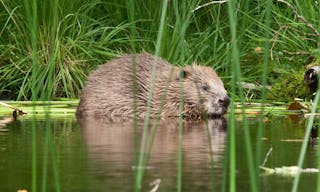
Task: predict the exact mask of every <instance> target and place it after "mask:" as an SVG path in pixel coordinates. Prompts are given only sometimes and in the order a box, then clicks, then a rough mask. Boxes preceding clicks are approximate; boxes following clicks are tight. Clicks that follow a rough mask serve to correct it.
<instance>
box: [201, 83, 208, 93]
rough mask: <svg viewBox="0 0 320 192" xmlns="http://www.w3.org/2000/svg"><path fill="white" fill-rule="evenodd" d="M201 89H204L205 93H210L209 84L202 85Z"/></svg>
mask: <svg viewBox="0 0 320 192" xmlns="http://www.w3.org/2000/svg"><path fill="white" fill-rule="evenodd" d="M201 88H202V90H204V91H208V90H209V85H208V84H206V83H205V84H202V85H201Z"/></svg>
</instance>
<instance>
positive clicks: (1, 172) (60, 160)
mask: <svg viewBox="0 0 320 192" xmlns="http://www.w3.org/2000/svg"><path fill="white" fill-rule="evenodd" d="M6 121H7V122H6ZM258 122H259V121H258V119H257V118H249V119H248V123H249V129H250V131H251V139H252V147H253V150H254V152H255V151H256V148H255V143H256V139H255V138H256V134H257V129H258ZM151 124H152V123H151ZM138 125H139V128H138V130H137V133H138V135H139V136H138V138H139V139H138V140H139V141H140V139H141V135H142V128H141V127H142V123H140V122H139V123H138ZM236 126H237V128H236V142H237V148H236V154H237V159H236V165H237V170H236V173H237V175H236V177H237V190H238V191H249V190H250V186H249V182H250V178H249V170H248V163H247V158H246V151H245V140H244V129H243V122H242V120H237V125H236ZM226 130H227V122H226V120H225V119H213V120H209V121H208V123H207V124H206V123H205V122H192V123H191V122H184V129H183V143H182V146H183V150H182V185H183V187H182V190H183V191H211V190H212V188H214V189H216V190H215V191H221V190H222V189H223V188H224V187H225V189H226V191H228V184H226V185H225V184H224V183H223V180H224V179H223V178H224V174H223V173H224V172H226V171H225V170H224V169H225V168H224V167H225V160H226V156H225V154H226V151H227V150H228V149H227V132H226ZM263 131H264V134H263V135H264V136H263V142H262V143H263V145H262V147H263V148H262V151H261V153H262V154H263V157H262V158H264V156H265V154H266V153H267V152H268V150H269V149H270V148H271V147H272V149H273V150H272V153H271V155H270V156H269V158H268V161H267V163H266V165H265V166H266V167H271V168H275V167H282V166H294V165H296V164H297V161H298V157H299V153H300V147H301V144H302V139H303V136H304V131H305V120H303V119H293V118H289V117H287V116H283V117H273V118H270V119H269V120H267V121H265V128H264V130H263ZM33 138H35V139H33ZM148 138H150V135H149V136H148ZM209 139H210V141H211V144H209V142H208V141H209ZM33 141H35V142H34V144H36V148H32V142H33ZM134 146H135V142H134V129H133V128H132V122H124V121H122V122H118V123H116V122H114V123H110V122H103V121H99V120H94V119H90V120H84V121H81V122H80V125H79V124H78V123H77V121H76V119H75V117H65V118H61V117H60V118H54V117H50V118H48V119H44V118H37V117H35V118H32V117H27V116H25V117H23V118H20V119H19V120H17V121H12V122H11V121H10V119H9V120H8V119H6V118H5V117H0V191H1V192H2V191H17V190H19V189H27V190H28V191H31V183H32V157H33V156H32V154H35V156H34V157H36V166H37V167H36V172H35V173H36V174H35V175H34V176H36V181H37V185H36V186H37V191H58V190H56V189H60V191H97V192H98V191H133V186H134V171H135V170H136V167H135V158H134V154H135V150H134ZM316 149H317V144H309V145H308V149H307V153H306V158H305V161H304V167H305V168H316V167H317V156H316V155H317V150H316ZM210 150H211V152H210ZM33 152H35V153H33ZM177 159H178V121H177V120H170V121H162V122H160V123H159V127H158V129H157V130H156V133H155V139H154V142H153V148H152V151H151V155H150V160H149V163H148V166H147V168H146V174H145V177H144V182H143V191H151V190H152V188H153V186H151V185H150V183H152V182H153V181H160V185H159V189H158V191H163V192H169V191H176V183H177V161H178V160H177ZM211 160H212V161H213V162H212V163H211ZM212 167H213V169H212ZM226 170H227V171H228V169H227V168H226ZM258 179H259V181H260V184H261V191H273V192H275V191H289V190H291V187H292V183H293V177H290V176H283V175H274V174H271V175H265V174H263V171H261V175H260V176H259V178H258ZM316 179H317V174H316V173H303V174H302V175H301V182H300V184H299V191H315V190H316Z"/></svg>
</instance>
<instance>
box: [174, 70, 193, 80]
mask: <svg viewBox="0 0 320 192" xmlns="http://www.w3.org/2000/svg"><path fill="white" fill-rule="evenodd" d="M190 75H191V72H190V71H189V70H188V69H186V68H182V69H179V71H178V74H176V80H183V79H186V78H188V77H190Z"/></svg>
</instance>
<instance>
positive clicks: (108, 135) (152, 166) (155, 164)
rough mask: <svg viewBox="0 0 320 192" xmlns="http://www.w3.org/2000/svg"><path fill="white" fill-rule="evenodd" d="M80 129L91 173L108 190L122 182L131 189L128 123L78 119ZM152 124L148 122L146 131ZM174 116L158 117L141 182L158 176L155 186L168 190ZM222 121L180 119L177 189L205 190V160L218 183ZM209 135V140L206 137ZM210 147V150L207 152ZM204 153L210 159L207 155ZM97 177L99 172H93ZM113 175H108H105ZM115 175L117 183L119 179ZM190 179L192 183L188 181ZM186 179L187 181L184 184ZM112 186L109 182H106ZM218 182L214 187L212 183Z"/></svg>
mask: <svg viewBox="0 0 320 192" xmlns="http://www.w3.org/2000/svg"><path fill="white" fill-rule="evenodd" d="M78 122H79V124H80V127H81V132H82V134H83V137H84V140H85V142H86V144H87V147H88V156H89V158H90V160H91V161H92V162H94V163H93V164H92V167H91V168H92V169H93V171H97V170H99V172H101V173H102V174H101V175H100V176H102V175H103V176H104V177H107V178H109V179H108V181H104V182H101V183H100V184H102V183H104V184H102V185H104V186H105V187H107V188H108V189H110V185H111V188H113V189H117V187H119V188H118V189H122V190H124V189H123V186H124V185H123V184H128V185H127V186H129V187H128V188H127V189H126V190H130V189H132V187H133V172H134V171H133V169H132V167H134V165H135V163H134V152H135V150H134V146H135V139H134V138H135V137H134V128H133V123H132V122H128V121H127V122H107V121H104V120H101V119H82V120H78ZM153 123H154V122H151V123H150V126H149V129H148V131H149V134H148V141H149V139H150V138H151V134H150V130H151V128H152V126H153ZM178 125H179V122H178V120H177V119H170V120H165V121H164V120H163V121H160V122H159V126H158V127H157V129H156V132H155V136H154V141H153V145H152V149H151V154H150V159H149V163H148V167H147V168H148V169H147V174H146V177H145V184H144V185H145V186H146V187H147V188H148V185H147V184H148V183H150V182H152V181H153V180H155V179H158V178H160V179H161V180H162V182H161V185H160V188H162V190H163V188H166V190H174V187H175V186H176V185H175V183H176V173H177V157H178V156H177V154H178V135H179V132H178V127H179V126H178ZM226 127H227V122H226V120H225V119H224V118H214V119H210V120H208V122H207V123H206V122H203V121H201V122H183V133H182V134H183V135H182V136H183V142H182V150H183V152H182V155H183V160H182V167H183V182H184V185H183V187H184V188H185V190H187V189H188V191H193V190H196V189H198V188H199V187H201V189H205V191H206V190H208V189H210V185H211V184H210V183H211V179H210V178H211V175H210V167H211V161H210V160H211V159H212V160H213V165H214V169H217V170H215V174H216V176H215V177H214V178H215V182H218V183H219V181H220V179H221V178H220V175H223V174H222V167H223V166H222V164H223V161H222V158H223V153H224V150H225V140H226ZM142 131H143V122H138V128H137V135H138V139H136V143H140V141H141V136H142ZM209 139H210V140H209ZM210 150H211V152H210ZM210 154H211V157H212V158H210ZM96 176H98V177H99V175H96ZM111 178H113V179H111ZM117 179H121V184H119V180H118V181H117ZM190 181H192V182H191V183H190ZM188 182H189V183H190V184H188ZM112 185H113V186H112ZM217 186H219V185H217Z"/></svg>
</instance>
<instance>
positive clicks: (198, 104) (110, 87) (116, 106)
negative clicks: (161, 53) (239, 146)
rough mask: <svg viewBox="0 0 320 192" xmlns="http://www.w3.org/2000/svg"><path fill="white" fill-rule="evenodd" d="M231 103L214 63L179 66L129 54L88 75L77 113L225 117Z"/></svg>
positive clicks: (102, 115)
mask: <svg viewBox="0 0 320 192" xmlns="http://www.w3.org/2000/svg"><path fill="white" fill-rule="evenodd" d="M134 66H135V67H134ZM153 67H155V70H154V71H155V73H154V74H153ZM133 69H135V70H133ZM134 71H135V72H134ZM181 95H183V97H181ZM149 98H150V99H149ZM148 100H150V102H148ZM182 100H183V109H182V111H181V110H180V109H179V106H180V103H181V101H182ZM134 101H135V102H134ZM229 103H230V99H229V97H228V95H227V91H226V90H225V88H224V85H223V82H222V81H221V79H220V78H219V77H218V75H217V74H216V72H215V71H214V70H213V69H212V68H210V67H204V66H199V65H196V64H193V65H192V66H185V67H177V66H173V65H171V64H170V63H169V62H167V61H165V60H163V59H161V58H159V57H155V56H153V55H151V54H148V53H140V54H136V55H133V54H128V55H124V56H122V57H120V58H117V59H114V60H111V61H109V62H108V63H106V64H103V65H100V66H99V67H98V69H96V70H95V71H94V72H93V73H92V74H91V75H89V77H88V80H87V84H86V86H85V88H84V90H83V92H82V95H81V98H80V103H79V105H78V108H77V117H86V116H95V117H97V116H99V117H107V118H111V119H113V118H123V117H126V118H127V117H133V116H134V114H136V116H137V117H139V118H144V117H146V116H147V114H149V116H150V117H151V118H154V117H157V115H159V116H160V117H162V118H165V117H177V116H182V117H184V118H190V119H194V118H201V117H203V114H208V115H213V116H217V115H218V116H222V115H224V114H225V113H226V112H227V110H228V106H229ZM148 105H149V109H148ZM180 111H181V112H180Z"/></svg>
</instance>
